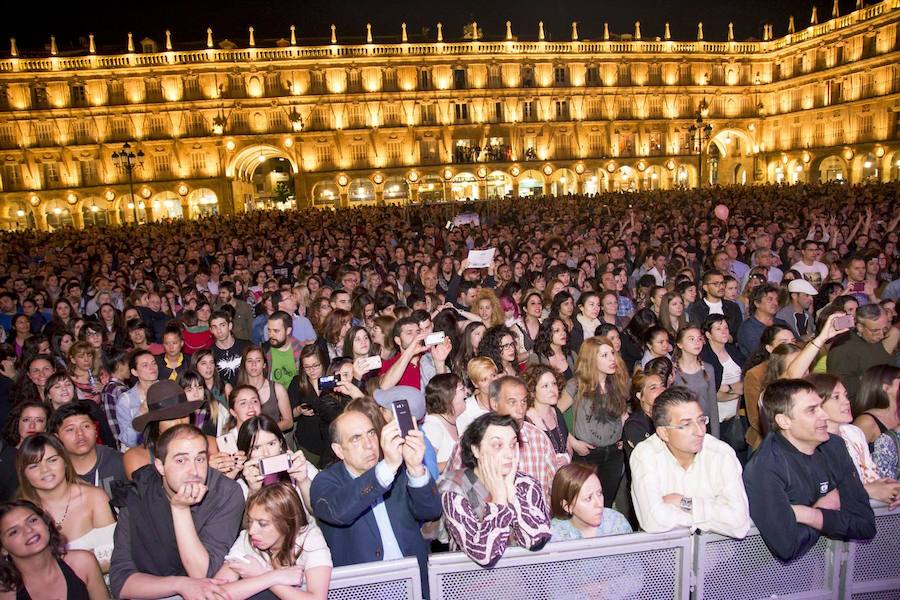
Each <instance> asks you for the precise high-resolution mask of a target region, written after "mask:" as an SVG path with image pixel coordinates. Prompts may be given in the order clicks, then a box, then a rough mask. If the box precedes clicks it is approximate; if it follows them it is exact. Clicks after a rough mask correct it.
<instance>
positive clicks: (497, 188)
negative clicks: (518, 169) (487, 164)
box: [485, 171, 513, 199]
mask: <svg viewBox="0 0 900 600" xmlns="http://www.w3.org/2000/svg"><path fill="white" fill-rule="evenodd" d="M485 183H486V185H487V197H488V199H491V198H505V197H507V196H509V195H511V194H512V193H513V181H512V177H510V175H509V174H508V173H504V172H503V171H494V172H493V173H490V174H488V176H487V179H486V180H485Z"/></svg>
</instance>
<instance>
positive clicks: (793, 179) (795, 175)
mask: <svg viewBox="0 0 900 600" xmlns="http://www.w3.org/2000/svg"><path fill="white" fill-rule="evenodd" d="M785 177H786V178H787V181H788V182H790V183H791V184H795V183H803V182H804V181H806V171H805V170H804V168H803V161H802V160H800V159H799V158H795V159H794V160H792V161H790V162H789V163H788V164H787V166H786V167H785Z"/></svg>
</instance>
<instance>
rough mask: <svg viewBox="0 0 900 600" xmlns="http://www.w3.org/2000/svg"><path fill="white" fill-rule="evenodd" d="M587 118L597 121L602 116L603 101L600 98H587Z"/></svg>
mask: <svg viewBox="0 0 900 600" xmlns="http://www.w3.org/2000/svg"><path fill="white" fill-rule="evenodd" d="M587 118H588V119H590V120H592V121H599V120H600V119H602V118H603V101H602V100H600V98H590V99H588V101H587Z"/></svg>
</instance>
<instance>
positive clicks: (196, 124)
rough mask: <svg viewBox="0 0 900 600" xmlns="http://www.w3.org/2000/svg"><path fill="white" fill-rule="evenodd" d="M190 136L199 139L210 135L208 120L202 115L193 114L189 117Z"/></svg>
mask: <svg viewBox="0 0 900 600" xmlns="http://www.w3.org/2000/svg"><path fill="white" fill-rule="evenodd" d="M187 130H188V135H191V136H195V137H199V136H204V135H207V134H208V133H209V130H208V128H207V126H206V119H204V118H203V115H201V114H200V113H191V114H189V115H188V117H187Z"/></svg>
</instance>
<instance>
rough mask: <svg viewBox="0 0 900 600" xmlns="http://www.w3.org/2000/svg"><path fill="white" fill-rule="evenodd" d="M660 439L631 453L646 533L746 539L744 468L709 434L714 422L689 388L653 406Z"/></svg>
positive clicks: (638, 508) (636, 495)
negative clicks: (687, 531)
mask: <svg viewBox="0 0 900 600" xmlns="http://www.w3.org/2000/svg"><path fill="white" fill-rule="evenodd" d="M652 419H653V423H654V425H655V426H656V434H655V435H652V436H650V437H649V438H647V439H646V440H644V441H643V442H641V443H640V444H638V445H637V446H635V448H634V450H633V451H632V453H631V461H630V463H629V464H630V465H631V474H632V484H631V497H632V500H633V502H634V510H635V513H636V514H637V518H638V521H639V522H640V524H641V529H643V530H644V531H647V532H649V533H660V532H663V531H669V530H671V529H675V528H676V527H690V528H691V529H692V530H696V529H699V530H701V531H711V532H713V533H718V534H720V535H726V536H729V537H734V538H743V537H744V536H745V535H747V531H749V529H750V513H749V508H748V505H747V495H746V494H745V493H744V486H743V483H742V481H741V463H740V462H739V461H738V459H737V457H736V456H735V454H734V450H732V449H731V447H730V446H729V445H728V444H726V443H725V442H722V441H719V440H717V439H716V438H715V437H713V436H712V435H708V434H707V433H706V426H707V425H708V424H709V417H708V416H706V415H704V414H703V409H702V408H701V407H700V401H699V400H698V399H697V397H696V396H695V395H694V393H693V392H692V391H691V390H689V389H688V388H686V387H683V386H673V387H670V388H669V389H667V390H666V391H664V392H663V393H662V394H660V395H659V397H657V399H656V401H655V402H654V404H653V413H652Z"/></svg>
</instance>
